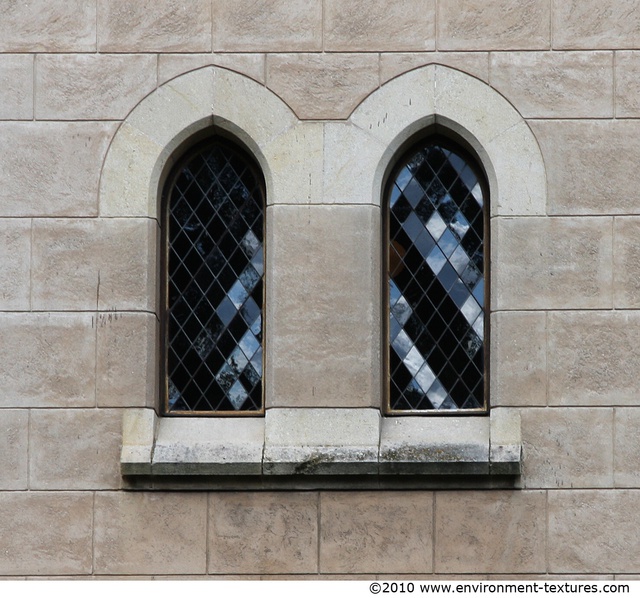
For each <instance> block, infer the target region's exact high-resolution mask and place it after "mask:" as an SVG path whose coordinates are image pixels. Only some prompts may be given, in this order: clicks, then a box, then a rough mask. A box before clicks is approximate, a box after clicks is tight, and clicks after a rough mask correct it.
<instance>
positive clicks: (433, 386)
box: [388, 139, 486, 411]
mask: <svg viewBox="0 0 640 598" xmlns="http://www.w3.org/2000/svg"><path fill="white" fill-rule="evenodd" d="M478 172H479V169H478V168H476V167H475V166H474V165H473V164H471V163H470V161H469V160H468V159H467V158H466V157H465V153H464V152H463V151H462V150H458V149H457V148H455V146H454V145H453V144H451V143H449V142H440V141H438V140H436V139H434V140H427V141H426V142H424V143H422V144H421V146H420V147H419V148H417V149H415V150H413V151H412V152H411V154H410V155H409V157H408V158H405V160H404V162H403V163H402V164H401V165H400V167H399V169H398V174H397V175H396V177H395V179H394V180H393V181H392V182H391V190H390V192H389V193H390V195H389V213H388V217H389V223H388V224H389V308H390V314H389V317H390V321H389V322H390V325H389V341H390V348H389V368H390V408H391V410H392V411H409V410H461V409H480V408H483V407H484V406H485V397H484V361H483V359H484V341H483V337H484V284H483V283H484V270H483V264H484V243H485V231H484V226H485V225H484V222H485V217H484V209H485V208H484V201H485V198H484V197H483V191H482V190H483V188H486V186H484V185H483V184H482V183H481V181H480V180H479V174H478Z"/></svg>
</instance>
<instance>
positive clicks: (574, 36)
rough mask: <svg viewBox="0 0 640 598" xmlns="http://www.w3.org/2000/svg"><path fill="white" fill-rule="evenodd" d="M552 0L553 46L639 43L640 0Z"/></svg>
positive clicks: (633, 45) (612, 46)
mask: <svg viewBox="0 0 640 598" xmlns="http://www.w3.org/2000/svg"><path fill="white" fill-rule="evenodd" d="M552 1H553V47H554V48H556V49H566V50H578V49H586V50H599V49H615V48H637V47H638V43H640V3H638V0H598V1H597V2H594V1H585V0H552Z"/></svg>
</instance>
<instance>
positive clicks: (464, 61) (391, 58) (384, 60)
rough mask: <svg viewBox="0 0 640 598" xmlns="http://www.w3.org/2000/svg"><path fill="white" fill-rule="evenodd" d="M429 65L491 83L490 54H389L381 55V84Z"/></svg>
mask: <svg viewBox="0 0 640 598" xmlns="http://www.w3.org/2000/svg"><path fill="white" fill-rule="evenodd" d="M428 64H441V65H444V66H448V67H451V68H454V69H457V70H459V71H462V72H464V73H466V74H468V75H472V76H474V77H477V78H478V79H481V80H483V81H489V53H488V52H388V53H382V54H380V83H382V84H384V83H386V82H387V81H389V80H390V79H393V78H394V77H397V76H398V75H402V74H404V73H406V72H408V71H410V70H413V69H415V68H418V67H421V66H426V65H428Z"/></svg>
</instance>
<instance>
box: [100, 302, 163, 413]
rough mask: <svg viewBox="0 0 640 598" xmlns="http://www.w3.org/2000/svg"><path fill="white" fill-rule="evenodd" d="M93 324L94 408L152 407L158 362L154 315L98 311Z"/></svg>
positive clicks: (155, 319) (155, 390) (155, 396)
mask: <svg viewBox="0 0 640 598" xmlns="http://www.w3.org/2000/svg"><path fill="white" fill-rule="evenodd" d="M96 327H97V344H98V346H97V351H96V401H97V405H98V407H145V406H146V407H155V402H156V400H157V396H158V394H157V385H158V381H157V377H158V376H157V370H158V367H159V364H160V355H159V342H158V327H159V324H158V321H157V318H156V316H155V315H154V314H139V313H130V312H124V313H123V312H117V311H116V312H108V313H100V314H98V315H97V324H96Z"/></svg>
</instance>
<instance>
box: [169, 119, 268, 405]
mask: <svg viewBox="0 0 640 598" xmlns="http://www.w3.org/2000/svg"><path fill="white" fill-rule="evenodd" d="M200 137H201V135H198V136H197V137H196V140H195V141H194V142H193V143H191V144H188V146H187V148H186V149H185V150H184V151H182V152H181V155H180V156H179V158H178V159H176V161H175V164H174V166H173V167H172V169H171V172H170V173H169V176H168V177H167V178H166V180H165V181H164V185H163V187H162V193H161V219H160V222H161V227H160V228H161V235H160V237H161V240H160V243H161V245H160V247H161V248H162V250H161V252H160V254H161V255H160V291H161V292H160V306H159V312H160V322H161V333H160V343H159V344H160V358H161V361H160V367H159V368H158V370H159V372H158V373H159V376H160V382H159V384H160V386H159V388H160V406H161V414H162V417H264V414H265V384H264V368H265V350H264V345H265V337H266V333H265V332H266V322H265V317H264V314H265V304H266V296H267V292H266V286H267V276H266V269H264V268H263V274H262V277H261V284H262V307H261V319H262V341H261V344H260V345H261V348H262V374H261V377H260V378H261V379H260V385H261V408H260V409H257V410H253V411H248V410H247V411H240V410H239V411H221V410H220V411H216V410H210V411H209V410H197V411H196V410H193V411H171V410H170V409H169V403H168V401H169V388H168V387H169V375H168V371H167V370H168V367H167V365H168V357H169V314H168V312H169V253H170V247H169V242H170V239H169V211H170V208H171V201H172V195H173V192H174V189H175V186H176V182H177V180H178V178H179V177H180V175H181V173H182V171H183V169H184V167H185V166H186V164H188V163H189V162H190V161H191V160H192V159H193V158H194V157H196V156H197V155H198V154H199V153H201V152H203V151H205V150H206V149H207V148H209V147H212V146H215V145H219V146H222V147H225V146H226V147H227V148H228V149H229V150H230V151H232V152H235V153H236V154H238V155H240V156H241V157H242V159H243V160H244V161H245V163H246V165H247V167H249V168H250V169H251V171H252V173H253V175H254V176H255V178H256V180H257V182H258V185H259V187H260V194H261V199H262V236H263V240H262V259H263V264H266V226H267V225H266V220H267V194H266V186H265V180H264V174H263V172H262V169H261V168H260V167H259V165H258V162H257V161H256V160H255V158H254V157H253V156H252V155H251V152H250V151H249V150H247V149H246V148H245V147H244V146H243V144H241V143H240V142H239V141H238V140H236V139H234V138H233V137H231V136H229V135H220V134H219V132H218V131H211V132H210V133H209V134H206V135H205V136H204V138H202V139H201V138H200Z"/></svg>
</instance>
